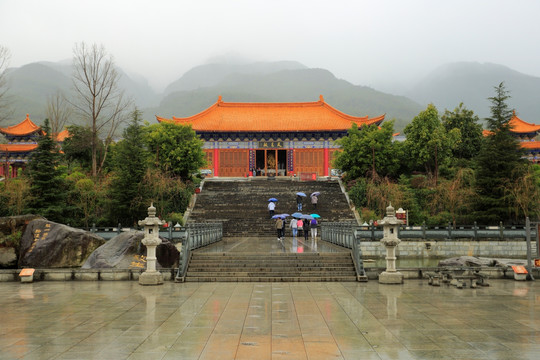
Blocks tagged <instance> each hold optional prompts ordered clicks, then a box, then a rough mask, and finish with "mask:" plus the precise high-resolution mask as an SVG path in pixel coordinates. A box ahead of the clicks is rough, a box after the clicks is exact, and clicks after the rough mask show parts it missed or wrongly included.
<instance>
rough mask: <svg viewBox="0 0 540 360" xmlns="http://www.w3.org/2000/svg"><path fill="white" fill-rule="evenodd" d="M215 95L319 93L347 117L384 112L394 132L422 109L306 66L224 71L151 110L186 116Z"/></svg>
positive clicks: (247, 97) (280, 97)
mask: <svg viewBox="0 0 540 360" xmlns="http://www.w3.org/2000/svg"><path fill="white" fill-rule="evenodd" d="M220 68H221V65H205V66H202V67H199V69H198V70H199V71H198V72H199V73H202V74H206V73H213V72H218V71H219V69H220ZM276 68H278V67H276ZM266 69H268V67H266ZM200 70H205V71H200ZM219 95H221V96H222V98H223V101H225V102H309V101H317V100H318V99H319V95H323V97H324V99H325V101H326V102H327V103H328V104H330V105H331V106H333V107H335V108H337V109H338V110H340V111H343V112H345V113H347V114H349V115H354V116H365V115H369V116H370V117H373V116H378V115H382V114H386V119H387V120H391V119H393V118H395V119H396V125H395V126H396V128H397V129H403V127H404V126H405V125H406V123H407V122H409V121H410V120H411V119H412V118H413V117H414V116H415V115H416V114H418V112H419V111H421V110H422V107H421V106H420V105H419V104H417V103H415V102H413V101H411V100H410V99H407V98H405V97H402V96H394V95H389V94H385V93H382V92H379V91H376V90H374V89H371V88H369V87H365V86H357V85H353V84H351V83H349V82H347V81H345V80H340V79H337V78H336V77H335V76H334V75H333V74H332V73H331V72H329V71H328V70H324V69H308V68H306V67H302V68H297V69H286V70H279V71H276V72H269V71H264V72H259V73H254V72H252V71H250V72H247V71H246V72H243V73H238V72H229V73H228V74H227V75H226V76H222V79H221V81H219V82H218V83H216V84H215V85H212V86H207V87H200V88H196V89H193V90H189V91H188V90H186V91H176V92H172V93H169V94H168V95H166V96H165V98H164V99H163V101H162V102H161V103H160V105H159V107H157V108H155V109H152V110H154V111H156V114H157V115H160V116H164V117H172V116H190V115H194V114H196V113H198V112H200V111H202V110H204V109H206V108H207V107H209V106H210V105H212V104H213V103H215V102H216V101H217V98H218V96H219Z"/></svg>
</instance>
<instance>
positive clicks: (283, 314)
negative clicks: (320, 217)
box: [0, 240, 540, 360]
mask: <svg viewBox="0 0 540 360" xmlns="http://www.w3.org/2000/svg"><path fill="white" fill-rule="evenodd" d="M274 241H275V243H276V248H278V244H277V243H278V242H277V240H274ZM319 245H320V244H319ZM283 246H284V247H286V248H287V251H289V250H291V247H293V248H294V245H293V242H290V243H287V244H284V245H283ZM296 246H297V251H298V249H299V248H300V246H306V249H307V248H308V246H307V244H303V245H301V244H300V242H297V244H296ZM310 246H311V245H310ZM304 251H305V250H304ZM308 251H309V250H308ZM490 284H491V286H490V287H482V288H478V289H470V288H469V289H457V288H456V287H453V286H441V287H433V286H428V285H427V282H425V281H422V280H408V281H406V282H405V284H403V285H381V284H378V283H377V282H376V281H370V282H368V283H354V282H347V283H335V282H330V283H182V284H177V283H172V282H166V283H165V284H163V285H161V286H140V285H139V284H138V283H137V282H135V281H131V282H127V281H126V282H123V281H111V282H107V281H100V282H90V281H88V282H87V281H70V282H53V281H48V282H35V283H30V284H21V283H16V282H8V283H1V284H0V286H1V289H2V297H1V298H0V306H1V308H2V313H1V314H0V324H1V326H0V359H257V360H263V359H282V358H283V359H329V358H332V359H537V358H538V354H539V353H540V321H539V320H540V315H539V314H540V283H539V282H524V281H520V282H518V281H514V280H493V281H490Z"/></svg>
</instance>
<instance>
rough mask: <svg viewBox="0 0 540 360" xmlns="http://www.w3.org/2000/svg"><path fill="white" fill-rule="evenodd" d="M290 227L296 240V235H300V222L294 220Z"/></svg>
mask: <svg viewBox="0 0 540 360" xmlns="http://www.w3.org/2000/svg"><path fill="white" fill-rule="evenodd" d="M289 226H290V227H291V230H292V236H293V238H296V235H298V220H296V219H295V218H293V219H292V220H291V222H290V224H289Z"/></svg>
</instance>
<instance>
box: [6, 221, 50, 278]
mask: <svg viewBox="0 0 540 360" xmlns="http://www.w3.org/2000/svg"><path fill="white" fill-rule="evenodd" d="M34 219H43V217H41V216H39V215H31V214H29V215H19V216H7V217H0V269H15V268H17V262H18V260H19V249H20V241H21V237H22V234H24V231H25V230H26V226H27V225H28V223H29V222H30V221H32V220H34Z"/></svg>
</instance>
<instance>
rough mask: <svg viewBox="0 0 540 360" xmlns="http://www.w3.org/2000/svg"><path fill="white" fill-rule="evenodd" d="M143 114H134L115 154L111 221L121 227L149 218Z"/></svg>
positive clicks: (146, 153)
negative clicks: (145, 178)
mask: <svg viewBox="0 0 540 360" xmlns="http://www.w3.org/2000/svg"><path fill="white" fill-rule="evenodd" d="M140 116H141V113H140V111H138V110H135V111H134V112H133V113H132V120H131V124H130V125H129V126H128V127H127V128H126V129H125V130H124V133H123V140H122V141H120V142H119V143H118V144H117V145H116V146H115V147H114V152H113V159H114V161H113V163H114V174H115V175H114V178H113V180H112V183H111V192H110V198H111V218H113V219H115V220H117V221H118V222H120V223H122V224H129V225H131V224H133V223H136V221H137V220H139V219H143V218H144V217H145V216H146V208H147V207H148V204H145V203H143V201H144V192H143V189H142V183H143V180H144V176H145V174H146V171H147V169H148V166H147V165H148V152H147V151H146V149H145V148H144V145H143V144H144V132H143V129H142V128H141V126H140V125H139V121H140V120H139V119H140Z"/></svg>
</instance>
